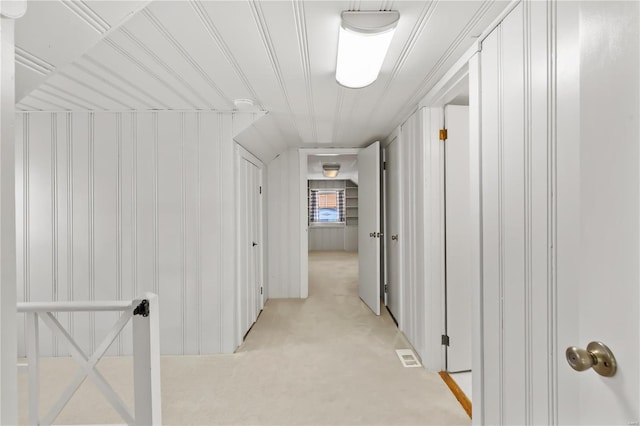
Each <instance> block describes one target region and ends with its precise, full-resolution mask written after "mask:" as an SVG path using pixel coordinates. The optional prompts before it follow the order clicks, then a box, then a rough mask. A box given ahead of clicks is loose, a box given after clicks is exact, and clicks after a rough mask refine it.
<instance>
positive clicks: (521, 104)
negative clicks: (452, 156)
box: [479, 2, 557, 424]
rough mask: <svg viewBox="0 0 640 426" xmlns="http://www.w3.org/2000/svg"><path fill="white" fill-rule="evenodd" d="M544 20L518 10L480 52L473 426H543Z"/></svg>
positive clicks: (542, 9)
mask: <svg viewBox="0 0 640 426" xmlns="http://www.w3.org/2000/svg"><path fill="white" fill-rule="evenodd" d="M553 13H554V8H553V7H550V5H549V4H547V3H546V2H523V3H521V4H519V5H518V6H517V7H516V8H515V9H514V10H513V11H512V12H511V13H510V14H509V16H508V17H507V18H506V19H505V20H504V21H503V22H502V23H501V24H500V25H499V26H498V27H497V28H496V29H495V30H494V31H493V32H492V33H491V34H490V35H489V36H488V37H487V38H486V39H485V40H484V41H483V43H482V52H481V60H480V64H481V69H480V76H481V81H480V87H481V117H482V119H481V129H482V133H481V138H482V139H481V146H482V151H481V155H482V226H483V232H482V235H483V247H482V282H483V287H482V288H483V328H484V330H483V332H484V357H483V360H484V361H483V362H484V365H483V366H484V371H485V374H484V388H483V389H482V394H484V395H485V398H484V402H485V403H484V416H483V418H482V419H479V422H482V423H483V424H498V423H500V424H538V423H540V424H541V423H546V424H548V423H549V422H553V420H552V419H553V415H554V414H553V410H554V407H553V402H552V399H553V391H552V390H551V388H552V386H553V382H554V379H553V372H552V370H553V367H552V365H551V363H550V362H548V360H549V357H550V356H551V354H554V355H555V354H556V353H557V352H556V351H555V349H554V347H553V346H552V345H553V343H552V342H553V340H554V337H553V335H552V333H553V331H552V330H553V327H552V325H551V323H550V321H552V319H551V318H549V315H550V314H549V313H550V312H552V311H553V310H554V306H553V301H552V299H551V297H552V296H551V295H552V294H553V293H554V291H555V290H554V288H553V286H554V282H553V273H550V271H551V270H552V269H553V266H552V265H553V256H554V253H553V250H552V236H551V235H552V234H550V232H551V229H552V226H553V228H555V225H552V224H551V221H552V220H553V207H552V201H551V200H552V198H551V197H552V194H551V188H552V186H551V185H552V181H551V176H552V173H553V172H552V167H553V166H551V165H552V164H553V159H552V158H553V155H554V146H553V144H554V135H553V132H550V131H549V129H550V127H549V125H550V122H549V117H551V116H552V115H551V114H552V113H553V110H554V108H555V106H554V104H555V102H556V101H555V98H553V97H549V95H550V93H551V92H550V91H549V90H550V88H551V87H552V84H553V83H552V81H551V80H550V77H549V76H550V75H551V73H550V70H552V68H551V67H552V65H551V64H552V61H553V60H554V59H553V53H552V51H551V50H549V49H550V48H549V46H552V42H551V40H553V35H552V34H553V31H555V30H554V28H553V27H554V24H553ZM534 323H535V326H534ZM545 323H546V325H545Z"/></svg>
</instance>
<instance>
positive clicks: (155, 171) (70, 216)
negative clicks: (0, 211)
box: [16, 112, 250, 355]
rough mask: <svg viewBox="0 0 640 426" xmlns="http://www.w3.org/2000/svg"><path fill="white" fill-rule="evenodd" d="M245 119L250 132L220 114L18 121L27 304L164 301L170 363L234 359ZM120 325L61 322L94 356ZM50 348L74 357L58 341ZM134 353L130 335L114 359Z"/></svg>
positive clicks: (22, 282)
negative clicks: (222, 356) (239, 160)
mask: <svg viewBox="0 0 640 426" xmlns="http://www.w3.org/2000/svg"><path fill="white" fill-rule="evenodd" d="M234 121H235V124H236V125H237V126H235V127H242V128H244V127H245V126H246V125H247V117H242V116H240V115H237V114H236V115H234V114H231V113H213V112H189V113H181V112H126V113H107V112H98V113H89V112H69V113H40V112H38V113H24V114H18V119H17V124H16V153H17V155H16V159H17V166H16V169H17V179H16V186H17V188H16V192H17V195H16V197H17V206H18V207H17V250H18V294H19V300H20V301H23V300H24V301H48V300H54V301H56V300H94V299H95V300H101V299H129V298H132V297H134V296H135V295H138V294H140V293H142V292H144V291H153V292H156V293H158V294H159V297H160V309H161V316H160V327H161V351H162V353H163V354H200V353H218V352H232V351H233V350H234V349H235V348H236V347H237V344H238V342H237V336H236V326H237V324H236V322H237V321H236V312H235V306H236V305H235V304H234V303H232V301H234V300H235V297H236V289H235V287H234V285H235V284H234V283H235V282H236V270H235V268H236V266H235V262H236V259H235V253H236V250H235V244H236V241H235V240H236V227H235V217H236V215H235V211H234V206H235V205H236V204H235V189H234V158H235V157H234V156H235V153H234V142H233V136H234V134H235V133H236V132H235V130H236V129H234ZM249 121H250V120H249ZM223 301H224V302H223ZM114 319H115V317H114V316H113V315H111V314H84V316H83V315H77V314H76V315H74V316H73V317H70V316H66V315H64V316H63V315H60V320H61V322H62V323H63V324H64V325H66V326H67V327H68V328H69V330H70V331H71V333H72V334H73V335H74V336H75V337H76V339H77V340H78V341H80V342H81V343H82V344H83V346H84V348H85V349H86V350H88V351H89V350H91V349H93V348H94V347H95V345H96V344H97V342H99V341H100V340H101V339H102V335H103V334H104V333H105V332H106V330H107V328H108V327H109V326H110V324H109V322H110V321H113V320H114ZM45 333H46V332H44V330H43V334H45ZM20 335H21V333H20ZM41 347H42V351H43V354H45V355H62V354H64V351H63V347H62V346H60V345H58V344H57V342H55V341H54V340H53V338H51V337H47V336H44V337H43V338H42V346H41ZM20 348H21V353H23V350H24V342H23V341H22V338H21V339H20ZM130 350H131V341H130V338H129V336H128V335H125V337H124V338H122V339H120V340H119V341H118V342H117V344H116V345H114V347H112V349H111V354H123V353H128V352H130Z"/></svg>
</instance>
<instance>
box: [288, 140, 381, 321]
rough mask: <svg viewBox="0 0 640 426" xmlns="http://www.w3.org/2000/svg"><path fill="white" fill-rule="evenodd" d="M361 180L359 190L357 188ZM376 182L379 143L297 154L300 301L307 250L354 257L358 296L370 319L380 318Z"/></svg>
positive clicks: (304, 287) (305, 288) (304, 289)
mask: <svg viewBox="0 0 640 426" xmlns="http://www.w3.org/2000/svg"><path fill="white" fill-rule="evenodd" d="M362 179H364V180H365V184H364V186H362V185H360V183H361V180H362ZM380 181H381V162H380V144H379V142H374V143H373V144H371V145H370V146H368V147H367V148H363V149H358V148H349V149H340V148H334V149H303V150H300V189H301V193H300V200H301V203H300V215H301V217H302V218H303V220H302V224H301V225H302V229H301V238H302V241H301V245H300V246H301V248H302V250H301V251H302V253H301V259H302V260H301V277H300V283H301V287H300V294H301V296H302V297H303V298H304V297H308V295H309V275H308V274H309V252H315V251H342V252H345V253H357V259H358V295H359V297H360V299H362V301H364V302H365V304H366V305H367V306H368V307H369V308H370V309H371V310H372V311H373V313H374V314H375V315H380V306H381V305H382V303H381V300H380V299H381V297H383V293H382V282H381V279H380V277H381V276H382V261H381V259H382V258H381V253H382V248H381V247H382V236H383V232H382V231H383V230H382V224H381V209H380V206H381V191H380ZM365 230H366V232H365ZM370 231H371V232H370Z"/></svg>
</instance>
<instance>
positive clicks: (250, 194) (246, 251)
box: [238, 158, 262, 336]
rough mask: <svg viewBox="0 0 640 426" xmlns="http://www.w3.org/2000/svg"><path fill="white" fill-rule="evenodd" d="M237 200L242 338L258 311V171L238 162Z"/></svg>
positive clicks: (259, 241)
mask: <svg viewBox="0 0 640 426" xmlns="http://www.w3.org/2000/svg"><path fill="white" fill-rule="evenodd" d="M238 172H239V178H240V180H239V184H240V185H239V187H240V192H239V194H238V196H239V198H240V203H239V204H240V217H239V220H240V240H241V241H240V244H241V249H240V251H241V253H240V254H241V257H240V271H239V274H240V280H239V282H240V291H239V311H240V315H239V317H240V332H241V335H243V336H244V335H245V334H246V333H247V331H249V329H250V328H251V326H252V325H253V323H254V322H255V320H256V318H257V317H258V314H259V313H260V309H261V308H262V296H261V294H260V291H261V288H260V287H261V279H260V275H261V273H260V270H261V265H260V250H261V238H260V234H261V230H260V169H258V167H257V166H256V165H255V164H253V163H252V162H251V161H249V160H247V159H245V158H241V159H240V166H239V171H238Z"/></svg>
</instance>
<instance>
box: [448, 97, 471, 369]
mask: <svg viewBox="0 0 640 426" xmlns="http://www.w3.org/2000/svg"><path fill="white" fill-rule="evenodd" d="M445 122H446V127H447V140H446V141H445V143H444V147H445V164H446V166H445V200H446V203H445V205H446V212H445V217H446V237H445V238H446V240H445V244H446V259H447V260H446V268H447V269H446V270H447V275H446V286H445V291H446V334H447V336H449V346H446V354H447V363H446V367H447V371H449V372H458V371H467V370H471V279H472V277H471V268H470V264H471V240H470V238H469V235H470V233H471V216H470V213H469V212H470V207H471V206H470V204H469V202H470V199H469V185H470V183H469V107H467V106H459V105H447V106H446V107H445Z"/></svg>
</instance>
